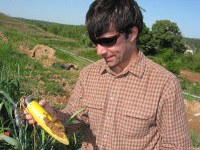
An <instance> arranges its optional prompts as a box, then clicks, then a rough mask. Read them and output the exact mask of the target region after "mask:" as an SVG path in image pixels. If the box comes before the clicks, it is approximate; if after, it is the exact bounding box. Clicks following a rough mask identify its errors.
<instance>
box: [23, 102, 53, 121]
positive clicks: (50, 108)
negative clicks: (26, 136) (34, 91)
mask: <svg viewBox="0 0 200 150" xmlns="http://www.w3.org/2000/svg"><path fill="white" fill-rule="evenodd" d="M39 104H40V105H41V106H42V107H43V108H44V109H45V110H46V111H47V112H48V113H49V114H50V115H51V116H52V117H53V118H54V120H57V112H56V110H55V109H53V107H51V106H50V105H49V104H48V103H47V102H46V101H45V100H40V101H39ZM24 114H25V119H26V120H27V122H28V123H29V124H34V123H35V122H36V121H35V120H34V119H33V117H32V116H31V115H30V114H29V113H28V112H27V111H26V110H24Z"/></svg>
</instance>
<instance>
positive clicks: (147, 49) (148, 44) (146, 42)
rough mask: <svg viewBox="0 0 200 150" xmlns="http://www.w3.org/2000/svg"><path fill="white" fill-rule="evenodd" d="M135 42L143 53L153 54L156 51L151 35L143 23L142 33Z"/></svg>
mask: <svg viewBox="0 0 200 150" xmlns="http://www.w3.org/2000/svg"><path fill="white" fill-rule="evenodd" d="M137 44H138V46H139V48H140V49H141V50H142V51H143V52H144V53H145V54H154V53H155V51H156V43H155V41H154V39H153V35H152V33H151V31H150V29H149V28H148V27H147V26H146V25H145V24H144V25H143V29H142V33H141V35H140V36H139V40H138V42H137Z"/></svg>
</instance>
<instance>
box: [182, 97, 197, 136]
mask: <svg viewBox="0 0 200 150" xmlns="http://www.w3.org/2000/svg"><path fill="white" fill-rule="evenodd" d="M184 102H185V108H186V114H187V119H188V124H189V130H190V132H194V133H196V134H197V135H199V137H200V116H195V114H196V113H200V103H199V102H197V101H188V100H185V101H184Z"/></svg>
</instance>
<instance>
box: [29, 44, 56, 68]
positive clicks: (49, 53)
mask: <svg viewBox="0 0 200 150" xmlns="http://www.w3.org/2000/svg"><path fill="white" fill-rule="evenodd" d="M31 52H32V56H31V57H33V58H36V59H39V60H40V61H41V62H42V64H43V65H45V66H51V65H52V64H53V63H54V62H55V61H56V57H55V50H54V49H53V48H50V47H48V46H45V45H36V46H35V47H34V48H33V49H32V50H31Z"/></svg>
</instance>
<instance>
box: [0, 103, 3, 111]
mask: <svg viewBox="0 0 200 150" xmlns="http://www.w3.org/2000/svg"><path fill="white" fill-rule="evenodd" d="M2 107H3V102H1V104H0V110H1V109H2Z"/></svg>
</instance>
